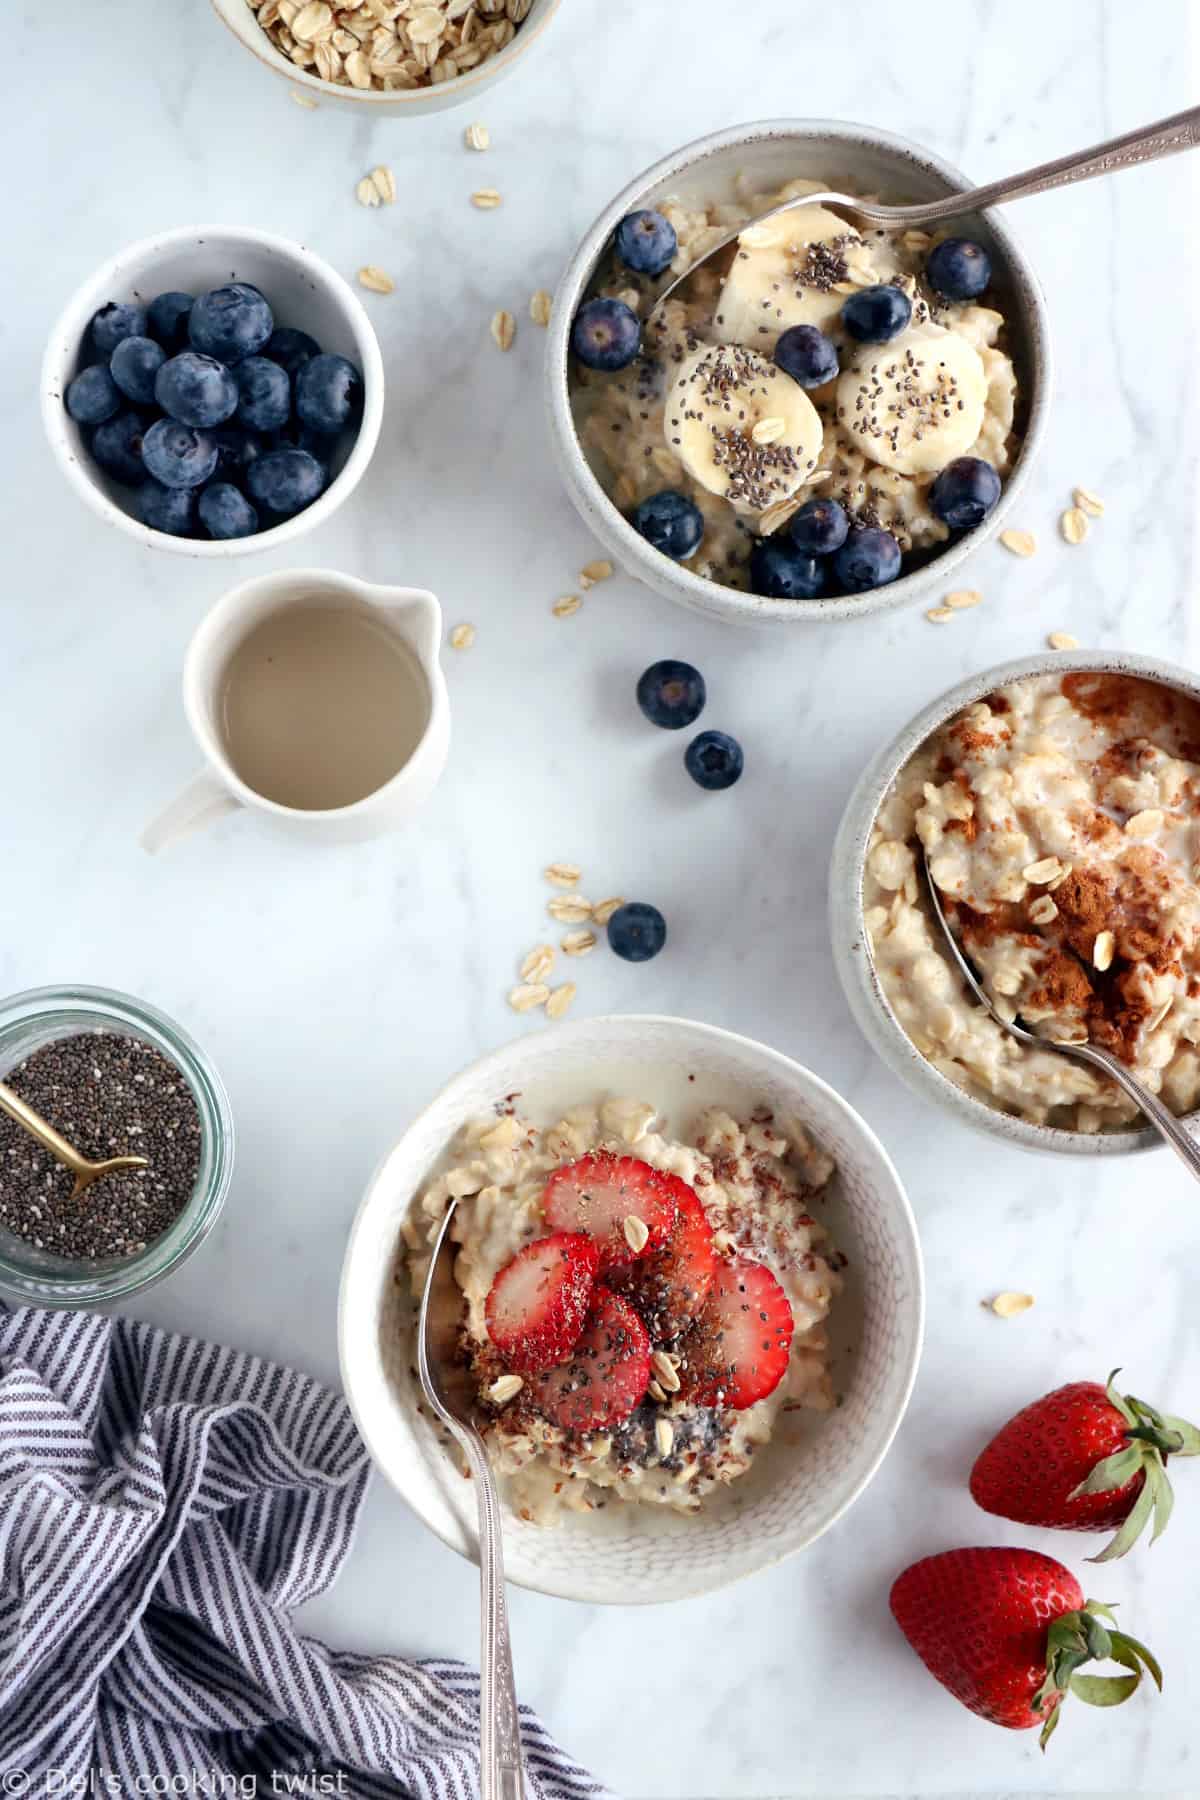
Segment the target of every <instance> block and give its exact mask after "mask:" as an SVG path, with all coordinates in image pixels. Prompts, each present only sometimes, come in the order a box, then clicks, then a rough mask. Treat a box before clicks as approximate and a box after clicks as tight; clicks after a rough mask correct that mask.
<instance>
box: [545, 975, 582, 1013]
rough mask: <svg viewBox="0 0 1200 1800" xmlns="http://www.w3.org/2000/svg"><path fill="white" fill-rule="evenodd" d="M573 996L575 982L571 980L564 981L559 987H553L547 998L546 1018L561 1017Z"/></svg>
mask: <svg viewBox="0 0 1200 1800" xmlns="http://www.w3.org/2000/svg"><path fill="white" fill-rule="evenodd" d="M574 998H575V983H574V982H573V981H564V982H563V984H562V986H561V987H556V988H555V989H554V992H553V993H552V994H551V996H550V998H549V999H548V1000H547V1002H546V1017H547V1018H548V1019H561V1018H562V1017H563V1015H564V1014H565V1012H566V1010H567V1008H568V1007H569V1006H570V1004H571V1002H572V1000H574Z"/></svg>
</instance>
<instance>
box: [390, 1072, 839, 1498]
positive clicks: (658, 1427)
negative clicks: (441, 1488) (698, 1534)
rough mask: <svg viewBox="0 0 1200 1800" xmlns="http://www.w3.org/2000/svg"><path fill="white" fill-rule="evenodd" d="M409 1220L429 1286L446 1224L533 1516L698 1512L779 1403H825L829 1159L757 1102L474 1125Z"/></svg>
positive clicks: (496, 1437)
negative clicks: (673, 1132) (748, 1112)
mask: <svg viewBox="0 0 1200 1800" xmlns="http://www.w3.org/2000/svg"><path fill="white" fill-rule="evenodd" d="M452 1155H453V1158H454V1161H453V1164H452V1166H451V1167H450V1168H448V1169H447V1170H446V1172H445V1173H444V1174H441V1175H439V1176H437V1177H436V1178H435V1179H434V1180H433V1181H432V1182H431V1183H430V1185H429V1187H428V1188H427V1189H426V1190H425V1192H424V1193H423V1194H422V1195H421V1196H420V1198H419V1200H418V1201H417V1202H416V1203H415V1205H414V1207H413V1210H412V1212H411V1213H410V1215H409V1218H408V1219H407V1221H406V1223H405V1226H404V1241H405V1246H406V1260H407V1263H408V1268H409V1274H410V1279H411V1283H412V1287H413V1291H414V1293H418V1294H419V1293H420V1291H421V1288H422V1287H423V1285H424V1280H425V1276H426V1273H427V1271H428V1267H429V1255H430V1247H431V1245H432V1243H433V1241H434V1239H435V1238H436V1235H437V1231H438V1227H439V1225H440V1222H441V1219H442V1216H443V1214H444V1212H445V1210H446V1206H447V1204H448V1202H449V1201H450V1200H451V1199H455V1198H457V1200H458V1209H457V1212H456V1214H455V1217H454V1220H453V1223H452V1225H451V1228H450V1229H451V1234H452V1237H453V1239H454V1241H455V1242H456V1243H457V1244H458V1246H459V1249H458V1255H457V1258H456V1262H455V1277H456V1279H457V1281H458V1285H459V1286H460V1288H461V1289H462V1293H463V1325H462V1337H461V1345H462V1355H463V1357H464V1359H465V1361H466V1362H467V1363H468V1364H469V1366H470V1368H471V1370H472V1372H473V1374H474V1376H475V1379H476V1380H477V1382H478V1388H479V1405H480V1411H481V1415H482V1417H483V1419H484V1424H483V1430H484V1434H485V1436H486V1438H487V1441H488V1448H489V1452H490V1454H491V1457H492V1460H493V1466H494V1467H495V1468H496V1470H497V1473H499V1474H502V1475H504V1476H507V1477H509V1478H510V1486H511V1496H512V1501H513V1505H514V1507H515V1508H516V1510H517V1511H518V1512H519V1513H520V1515H521V1516H522V1517H523V1518H527V1519H531V1520H536V1521H538V1522H541V1523H549V1522H553V1521H554V1520H555V1518H556V1517H557V1515H558V1514H559V1513H560V1512H561V1511H562V1510H563V1509H564V1508H570V1509H575V1510H590V1509H591V1508H592V1507H593V1506H595V1505H597V1504H598V1503H603V1500H604V1499H605V1498H606V1497H615V1498H617V1499H620V1500H625V1501H637V1502H645V1503H650V1504H654V1505H662V1506H669V1507H674V1508H676V1509H678V1510H681V1511H694V1510H696V1508H698V1507H699V1506H700V1504H701V1502H702V1501H703V1499H704V1496H705V1495H706V1494H708V1493H711V1492H712V1491H713V1489H715V1488H717V1487H720V1486H725V1485H727V1484H728V1483H730V1482H733V1481H736V1480H737V1479H738V1477H739V1476H741V1475H744V1474H745V1472H746V1471H747V1469H749V1468H750V1466H751V1463H752V1460H753V1458H754V1455H755V1452H756V1451H757V1450H758V1449H759V1448H760V1446H762V1445H764V1444H766V1443H767V1442H769V1440H770V1438H771V1436H772V1433H773V1431H774V1428H775V1424H776V1421H777V1419H778V1417H779V1414H780V1412H781V1411H782V1410H784V1409H791V1408H800V1407H803V1408H815V1409H817V1410H826V1409H828V1408H829V1407H831V1406H832V1404H833V1392H832V1387H831V1383H830V1376H829V1370H828V1360H827V1340H826V1334H825V1319H826V1316H827V1314H828V1312H829V1308H830V1305H831V1304H832V1302H833V1299H834V1297H835V1295H836V1294H837V1292H838V1288H839V1285H840V1284H839V1275H838V1270H839V1269H840V1268H841V1267H842V1266H843V1258H842V1257H841V1256H840V1255H839V1254H838V1253H837V1252H836V1251H835V1250H833V1249H832V1247H831V1246H830V1244H829V1242H828V1239H827V1236H826V1233H825V1230H824V1228H823V1226H822V1225H821V1224H820V1223H819V1222H818V1221H817V1220H816V1219H815V1218H814V1217H813V1214H812V1211H811V1208H812V1206H813V1205H814V1204H817V1203H819V1201H820V1198H821V1193H822V1190H823V1189H824V1188H825V1186H826V1184H827V1183H828V1181H829V1180H830V1177H831V1176H832V1174H833V1163H832V1161H831V1160H830V1158H829V1157H828V1156H827V1155H826V1154H825V1153H824V1151H822V1150H821V1149H819V1148H818V1147H817V1146H816V1145H815V1144H814V1143H813V1142H812V1141H811V1140H810V1139H809V1138H808V1137H807V1136H806V1135H805V1133H804V1132H803V1131H802V1130H801V1129H799V1128H798V1127H796V1126H793V1125H790V1124H789V1125H788V1126H787V1127H784V1126H783V1125H781V1124H777V1123H776V1122H775V1121H774V1120H773V1119H772V1118H771V1117H770V1116H769V1115H767V1114H765V1113H760V1114H756V1115H755V1116H754V1117H753V1118H751V1119H748V1120H745V1121H739V1120H737V1119H735V1118H734V1117H733V1116H732V1115H731V1114H729V1113H727V1112H724V1111H722V1110H721V1109H720V1108H716V1107H710V1108H708V1109H706V1110H705V1111H704V1112H702V1113H701V1115H700V1117H699V1119H698V1120H697V1122H696V1128H695V1131H694V1132H693V1133H691V1134H690V1135H689V1137H688V1138H687V1139H677V1138H673V1137H670V1136H668V1135H666V1134H665V1132H664V1129H663V1122H662V1121H661V1120H660V1119H659V1117H658V1116H657V1115H656V1112H655V1108H654V1107H653V1106H651V1105H649V1104H648V1103H644V1102H640V1101H632V1100H619V1099H613V1100H607V1101H604V1102H602V1103H600V1104H599V1105H581V1106H576V1107H572V1108H570V1109H569V1110H568V1111H567V1112H566V1113H565V1114H564V1116H563V1117H562V1119H560V1120H559V1121H558V1122H557V1123H556V1124H554V1125H552V1126H551V1127H550V1128H549V1129H546V1130H541V1129H539V1128H538V1127H537V1126H536V1125H534V1124H533V1123H531V1122H530V1121H529V1120H528V1119H524V1118H522V1117H521V1116H520V1115H519V1114H518V1113H515V1112H511V1111H502V1112H501V1113H500V1116H499V1117H497V1116H495V1115H491V1116H489V1117H485V1118H480V1119H476V1120H473V1121H472V1122H471V1123H470V1124H468V1125H467V1126H465V1127H464V1128H463V1130H462V1131H461V1132H460V1134H459V1137H458V1139H457V1141H456V1143H455V1145H454V1146H453V1150H452Z"/></svg>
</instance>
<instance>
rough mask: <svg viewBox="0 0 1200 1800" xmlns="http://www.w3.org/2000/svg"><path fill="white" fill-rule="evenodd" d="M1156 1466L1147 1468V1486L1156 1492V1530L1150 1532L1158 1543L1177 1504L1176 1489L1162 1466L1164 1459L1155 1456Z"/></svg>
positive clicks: (1153, 1540)
mask: <svg viewBox="0 0 1200 1800" xmlns="http://www.w3.org/2000/svg"><path fill="white" fill-rule="evenodd" d="M1155 1462H1156V1464H1157V1467H1156V1468H1149V1469H1147V1470H1146V1486H1147V1487H1148V1488H1151V1489H1152V1490H1153V1493H1154V1530H1153V1531H1152V1532H1151V1533H1150V1542H1151V1543H1152V1544H1154V1543H1157V1542H1158V1540H1159V1538H1160V1537H1161V1536H1162V1534H1163V1532H1164V1531H1165V1530H1166V1529H1167V1523H1168V1521H1169V1519H1170V1517H1171V1513H1172V1510H1173V1509H1174V1506H1175V1490H1174V1488H1173V1487H1172V1486H1171V1483H1170V1482H1169V1481H1168V1480H1167V1471H1166V1470H1165V1469H1164V1468H1163V1466H1162V1459H1161V1458H1160V1457H1158V1456H1157V1455H1156V1456H1155Z"/></svg>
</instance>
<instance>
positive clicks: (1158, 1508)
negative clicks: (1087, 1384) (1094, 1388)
mask: <svg viewBox="0 0 1200 1800" xmlns="http://www.w3.org/2000/svg"><path fill="white" fill-rule="evenodd" d="M1120 1372H1121V1371H1120V1370H1119V1369H1114V1370H1113V1372H1112V1374H1111V1375H1110V1376H1109V1378H1108V1383H1107V1387H1106V1389H1105V1392H1106V1393H1107V1395H1108V1399H1109V1403H1110V1404H1111V1405H1112V1406H1113V1407H1115V1408H1116V1410H1117V1412H1119V1413H1120V1415H1121V1417H1122V1419H1124V1421H1125V1423H1126V1426H1127V1427H1128V1429H1127V1430H1126V1432H1125V1446H1124V1448H1123V1449H1121V1450H1117V1451H1115V1452H1114V1454H1113V1455H1112V1456H1106V1457H1105V1458H1104V1459H1103V1461H1102V1462H1098V1463H1097V1464H1096V1466H1095V1468H1094V1469H1093V1470H1092V1471H1091V1473H1090V1474H1089V1475H1088V1476H1087V1478H1086V1480H1084V1481H1081V1482H1080V1484H1079V1486H1078V1487H1077V1488H1075V1490H1074V1492H1073V1493H1072V1495H1071V1498H1072V1499H1074V1498H1075V1497H1076V1496H1077V1495H1081V1494H1111V1493H1115V1492H1116V1491H1117V1490H1118V1489H1120V1488H1124V1487H1127V1486H1128V1485H1129V1484H1130V1483H1131V1482H1133V1481H1135V1480H1136V1478H1137V1476H1138V1475H1139V1474H1140V1475H1141V1476H1142V1477H1143V1480H1142V1485H1141V1487H1140V1488H1139V1490H1138V1492H1137V1493H1136V1494H1135V1495H1134V1496H1133V1499H1132V1501H1131V1503H1130V1508H1129V1511H1128V1512H1127V1513H1126V1515H1125V1518H1124V1520H1123V1521H1122V1524H1121V1527H1120V1529H1119V1530H1118V1531H1117V1533H1116V1536H1115V1537H1114V1538H1113V1539H1112V1541H1111V1542H1110V1543H1108V1544H1106V1545H1105V1547H1104V1549H1103V1550H1101V1551H1100V1553H1099V1554H1098V1555H1097V1556H1093V1557H1090V1558H1089V1559H1088V1560H1089V1561H1090V1562H1112V1561H1113V1560H1114V1559H1115V1558H1116V1557H1118V1556H1124V1555H1125V1553H1126V1552H1127V1551H1128V1550H1130V1549H1132V1547H1133V1545H1134V1544H1135V1543H1136V1541H1137V1539H1138V1537H1139V1536H1140V1535H1141V1533H1142V1531H1143V1530H1144V1529H1145V1527H1146V1525H1147V1524H1148V1523H1149V1522H1150V1520H1151V1518H1153V1520H1154V1529H1153V1531H1152V1533H1151V1536H1150V1542H1151V1543H1154V1542H1155V1540H1156V1539H1157V1538H1159V1537H1161V1536H1162V1533H1163V1531H1164V1530H1165V1529H1166V1524H1167V1520H1168V1519H1169V1518H1170V1516H1171V1508H1172V1506H1173V1505H1174V1503H1175V1496H1174V1493H1173V1492H1172V1489H1171V1483H1170V1481H1169V1480H1168V1479H1167V1458H1168V1456H1197V1455H1200V1430H1198V1429H1197V1428H1196V1426H1195V1425H1191V1424H1189V1423H1188V1421H1187V1420H1186V1419H1176V1418H1172V1417H1170V1416H1169V1415H1168V1414H1165V1413H1160V1412H1159V1411H1158V1410H1157V1408H1155V1407H1153V1406H1150V1405H1148V1404H1147V1402H1146V1401H1145V1400H1139V1399H1137V1397H1136V1396H1135V1395H1133V1394H1119V1393H1118V1392H1117V1389H1116V1379H1117V1376H1118V1375H1119V1374H1120Z"/></svg>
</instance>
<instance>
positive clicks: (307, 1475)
mask: <svg viewBox="0 0 1200 1800" xmlns="http://www.w3.org/2000/svg"><path fill="white" fill-rule="evenodd" d="M367 1474H368V1465H367V1454H366V1450H365V1448H364V1446H363V1443H362V1441H361V1439H360V1438H359V1436H358V1434H357V1432H356V1431H355V1428H354V1424H353V1422H352V1420H351V1417H350V1413H349V1410H348V1408H347V1407H346V1404H345V1402H344V1401H343V1400H342V1399H341V1398H340V1397H339V1396H337V1395H335V1394H331V1393H329V1392H328V1391H327V1390H326V1389H324V1388H322V1387H320V1386H318V1384H317V1383H316V1382H314V1381H311V1380H309V1379H308V1378H307V1377H306V1376H303V1375H299V1374H297V1373H296V1371H295V1370H293V1369H286V1368H281V1367H279V1366H278V1365H276V1364H274V1363H268V1362H262V1361H260V1360H259V1359H258V1358H257V1357H253V1356H244V1355H242V1354H241V1353H240V1352H239V1351H237V1350H230V1349H226V1348H224V1347H222V1346H221V1345H217V1344H207V1343H204V1342H202V1341H200V1340H198V1339H195V1338H185V1337H179V1336H175V1335H172V1334H171V1333H169V1332H165V1331H160V1330H158V1329H156V1328H153V1327H151V1326H148V1325H142V1324H138V1323H136V1322H134V1321H132V1320H128V1319H111V1318H101V1317H97V1316H96V1315H94V1314H91V1313H71V1312H45V1311H41V1310H35V1309H33V1308H21V1309H13V1310H8V1309H7V1308H4V1307H2V1306H0V1570H2V1583H0V1791H3V1792H4V1793H10V1792H11V1793H26V1792H27V1793H29V1794H30V1795H39V1794H42V1793H47V1794H49V1793H58V1794H64V1793H65V1794H79V1793H86V1794H102V1795H103V1794H115V1795H124V1794H129V1795H133V1794H136V1793H146V1792H152V1793H156V1794H157V1793H186V1794H201V1795H203V1794H206V1793H215V1794H233V1795H248V1794H253V1793H255V1792H257V1793H260V1794H272V1793H274V1792H280V1793H288V1792H291V1793H295V1794H317V1793H336V1794H339V1795H348V1796H351V1797H352V1800H357V1796H360V1795H361V1796H364V1797H369V1800H385V1797H387V1800H393V1797H395V1796H401V1795H403V1796H419V1797H420V1800H467V1797H468V1796H471V1795H476V1794H477V1793H478V1791H479V1677H478V1675H477V1674H476V1673H475V1672H474V1671H473V1670H471V1669H467V1668H465V1667H464V1666H463V1665H462V1664H461V1663H457V1662H450V1661H443V1660H434V1661H429V1660H423V1661H417V1662H402V1661H401V1660H400V1659H399V1658H397V1657H394V1656H354V1655H348V1654H346V1653H344V1652H338V1651H333V1650H328V1649H326V1647H325V1646H324V1645H323V1644H320V1643H318V1642H316V1641H315V1640H314V1639H313V1638H310V1637H305V1636H303V1635H302V1634H301V1633H300V1632H299V1631H298V1630H297V1629H296V1627H295V1625H294V1624H293V1622H292V1619H291V1613H292V1609H293V1608H294V1607H296V1606H297V1605H299V1603H300V1602H301V1601H303V1600H307V1599H308V1598H310V1597H311V1596H312V1595H314V1594H319V1593H321V1592H323V1591H324V1589H325V1588H327V1587H328V1586H329V1584H330V1583H331V1582H332V1581H333V1579H334V1578H335V1576H336V1575H337V1572H338V1570H339V1568H340V1567H341V1565H342V1563H343V1561H344V1560H345V1557H346V1554H347V1552H348V1550H349V1548H350V1540H351V1536H352V1533H353V1530H354V1522H355V1518H356V1515H357V1513H358V1508H359V1505H360V1503H361V1501H362V1498H363V1494H364V1492H365V1490H366V1485H367ZM522 1741H523V1744H524V1749H525V1757H526V1767H527V1771H528V1775H527V1780H528V1787H529V1792H530V1797H531V1800H534V1797H535V1796H536V1800H578V1797H581V1796H585V1795H589V1796H604V1795H605V1794H606V1790H605V1789H604V1788H602V1787H601V1786H600V1785H599V1784H598V1783H597V1782H595V1781H594V1780H592V1778H591V1777H590V1776H589V1775H587V1774H586V1773H585V1772H584V1771H583V1770H582V1769H580V1768H578V1767H577V1766H576V1765H575V1764H574V1763H573V1762H571V1761H570V1759H569V1758H567V1757H566V1756H564V1755H563V1753H562V1751H561V1750H559V1749H558V1748H557V1746H556V1745H555V1744H554V1743H553V1742H552V1740H551V1739H550V1738H549V1737H548V1735H547V1733H546V1731H545V1729H544V1728H543V1726H542V1725H541V1724H540V1723H539V1721H538V1720H537V1719H536V1718H535V1717H534V1716H533V1714H532V1713H530V1712H529V1711H528V1710H527V1709H525V1708H522ZM14 1772H19V1774H20V1775H21V1776H22V1777H23V1779H24V1781H25V1783H26V1785H25V1786H13V1785H12V1778H13V1774H14ZM272 1776H274V1777H275V1780H274V1782H272V1780H271V1777H272ZM147 1777H154V1778H156V1780H155V1783H154V1785H153V1786H152V1787H151V1786H148V1785H147V1782H146V1778H147ZM305 1777H307V1778H308V1780H307V1782H306V1781H305V1780H304V1779H303V1778H305ZM139 1778H140V1783H139ZM322 1778H324V1780H325V1782H326V1783H327V1785H322ZM334 1778H336V1781H335V1779H334ZM189 1784H190V1785H189Z"/></svg>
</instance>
